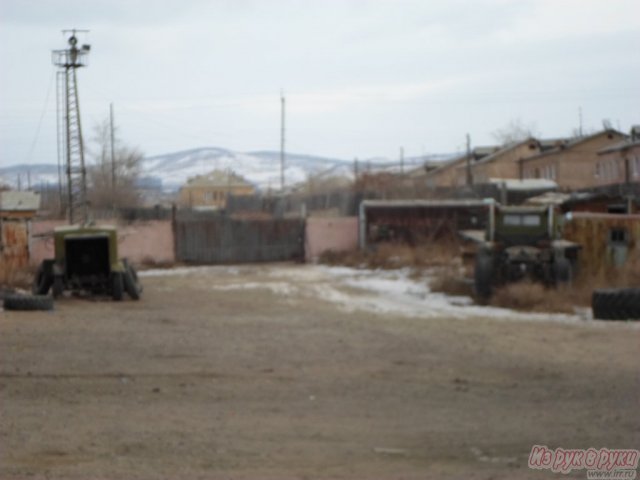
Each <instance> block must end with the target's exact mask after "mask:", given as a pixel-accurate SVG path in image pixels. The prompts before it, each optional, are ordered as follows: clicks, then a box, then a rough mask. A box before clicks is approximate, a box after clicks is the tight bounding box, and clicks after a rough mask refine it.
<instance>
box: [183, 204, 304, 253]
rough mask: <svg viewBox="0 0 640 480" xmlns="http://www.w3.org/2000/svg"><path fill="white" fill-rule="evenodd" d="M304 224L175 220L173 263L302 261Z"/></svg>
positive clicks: (201, 219) (302, 222)
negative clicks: (174, 253) (174, 261)
mask: <svg viewBox="0 0 640 480" xmlns="http://www.w3.org/2000/svg"><path fill="white" fill-rule="evenodd" d="M304 238H305V222H304V220H299V219H295V220H292V219H277V220H238V219H232V218H228V217H222V216H219V217H208V218H197V217H196V218H185V219H180V218H178V219H176V220H175V241H176V259H177V260H178V261H182V262H193V263H222V264H228V263H249V262H276V261H287V260H303V259H304Z"/></svg>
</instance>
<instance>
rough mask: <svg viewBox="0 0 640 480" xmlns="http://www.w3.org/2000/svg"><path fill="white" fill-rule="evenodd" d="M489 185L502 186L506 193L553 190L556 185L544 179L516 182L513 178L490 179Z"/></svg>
mask: <svg viewBox="0 0 640 480" xmlns="http://www.w3.org/2000/svg"><path fill="white" fill-rule="evenodd" d="M489 183H492V184H495V185H504V186H505V188H506V189H507V190H508V191H512V192H515V191H526V192H528V191H533V190H554V189H557V188H558V184H557V183H556V182H554V181H553V180H548V179H546V178H526V179H524V180H518V179H514V178H490V179H489Z"/></svg>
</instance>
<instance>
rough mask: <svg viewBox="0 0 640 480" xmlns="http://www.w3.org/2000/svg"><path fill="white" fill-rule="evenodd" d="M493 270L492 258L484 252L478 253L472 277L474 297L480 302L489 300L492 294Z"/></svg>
mask: <svg viewBox="0 0 640 480" xmlns="http://www.w3.org/2000/svg"><path fill="white" fill-rule="evenodd" d="M494 270H495V269H494V261H493V256H491V255H490V254H489V253H487V252H484V251H480V252H478V254H477V255H476V266H475V269H474V272H473V273H474V274H473V277H474V287H475V292H476V295H477V296H478V297H479V298H480V299H482V300H487V299H489V297H491V294H492V293H493V282H494V274H495V271H494Z"/></svg>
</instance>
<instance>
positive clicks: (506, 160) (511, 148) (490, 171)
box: [458, 137, 543, 184]
mask: <svg viewBox="0 0 640 480" xmlns="http://www.w3.org/2000/svg"><path fill="white" fill-rule="evenodd" d="M542 149H543V147H542V144H541V143H540V142H539V141H538V140H536V139H535V138H532V137H531V138H527V139H525V140H522V141H520V142H517V143H513V144H510V145H505V146H504V147H502V148H500V149H499V150H497V151H496V152H494V153H492V154H491V155H488V156H486V157H485V158H483V159H482V160H480V161H479V162H476V163H474V164H473V165H472V166H471V176H472V178H473V183H474V184H477V183H489V182H490V181H491V179H494V178H501V179H508V178H510V179H519V178H520V162H521V161H522V159H524V158H528V157H531V156H534V155H538V154H540V152H542V151H543V150H542ZM464 175H465V172H464V167H463V166H459V167H458V178H462V177H463V176H464Z"/></svg>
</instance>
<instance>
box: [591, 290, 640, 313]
mask: <svg viewBox="0 0 640 480" xmlns="http://www.w3.org/2000/svg"><path fill="white" fill-rule="evenodd" d="M591 309H592V310H593V318H596V319H599V320H640V288H607V289H600V290H594V291H593V294H592V296H591Z"/></svg>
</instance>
